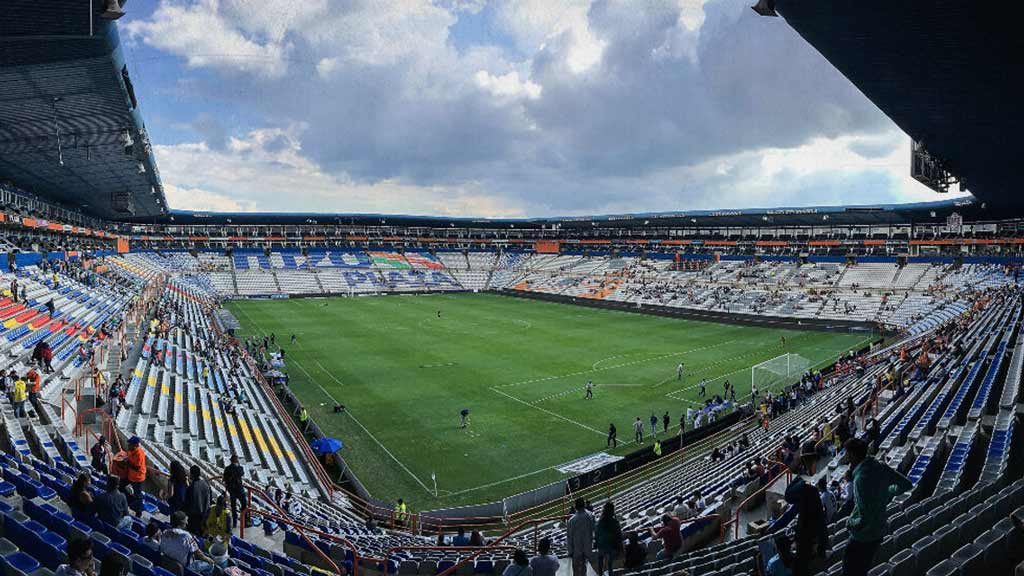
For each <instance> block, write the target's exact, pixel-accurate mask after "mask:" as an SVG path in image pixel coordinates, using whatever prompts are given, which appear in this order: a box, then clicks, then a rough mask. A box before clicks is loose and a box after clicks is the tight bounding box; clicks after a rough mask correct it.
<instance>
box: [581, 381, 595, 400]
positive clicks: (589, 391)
mask: <svg viewBox="0 0 1024 576" xmlns="http://www.w3.org/2000/svg"><path fill="white" fill-rule="evenodd" d="M583 399H584V400H593V399H594V381H593V380H587V394H586V396H584V397H583Z"/></svg>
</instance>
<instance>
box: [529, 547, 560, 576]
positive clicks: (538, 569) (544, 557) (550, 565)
mask: <svg viewBox="0 0 1024 576" xmlns="http://www.w3.org/2000/svg"><path fill="white" fill-rule="evenodd" d="M530 569H531V570H532V571H533V576H555V574H557V573H558V557H557V556H555V555H554V554H552V553H551V538H541V539H540V542H538V543H537V555H536V556H534V557H533V558H530Z"/></svg>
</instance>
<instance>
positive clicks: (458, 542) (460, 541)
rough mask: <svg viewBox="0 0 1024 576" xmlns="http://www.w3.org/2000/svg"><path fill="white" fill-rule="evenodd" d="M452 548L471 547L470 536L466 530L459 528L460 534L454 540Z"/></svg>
mask: <svg viewBox="0 0 1024 576" xmlns="http://www.w3.org/2000/svg"><path fill="white" fill-rule="evenodd" d="M452 546H469V536H466V529H465V528H463V527H462V526H459V533H458V534H456V536H455V538H453V539H452Z"/></svg>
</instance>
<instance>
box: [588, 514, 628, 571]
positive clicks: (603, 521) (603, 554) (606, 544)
mask: <svg viewBox="0 0 1024 576" xmlns="http://www.w3.org/2000/svg"><path fill="white" fill-rule="evenodd" d="M594 543H595V544H596V547H597V575H598V576H602V575H603V574H604V568H605V560H607V561H608V564H607V566H608V573H609V574H611V572H612V569H613V568H614V567H615V559H616V558H618V557H619V554H620V553H621V552H622V526H621V525H620V524H619V521H618V520H617V519H616V518H615V505H614V504H612V502H611V500H609V501H607V502H605V503H604V508H602V509H601V518H600V519H598V521H597V528H596V529H595V532H594Z"/></svg>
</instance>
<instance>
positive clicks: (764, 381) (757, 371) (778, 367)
mask: <svg viewBox="0 0 1024 576" xmlns="http://www.w3.org/2000/svg"><path fill="white" fill-rule="evenodd" d="M810 366H811V362H810V361H809V360H807V358H804V357H803V356H801V355H799V354H783V355H782V356H776V357H775V358H772V359H771V360H765V361H764V362H761V363H760V364H755V365H754V366H752V367H751V368H750V385H751V386H752V387H754V388H757V390H758V391H759V392H765V391H768V390H772V391H777V390H781V389H782V388H784V387H786V386H789V385H790V384H795V383H797V382H799V381H800V376H801V375H802V374H803V373H804V372H805V371H806V370H807V369H808V368H810Z"/></svg>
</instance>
